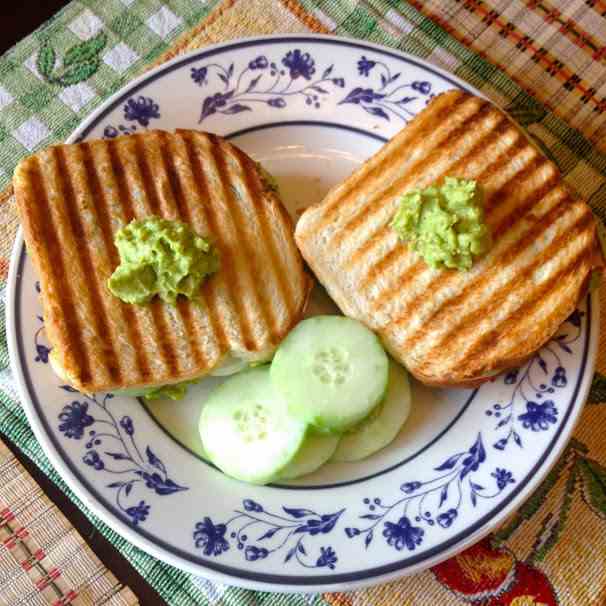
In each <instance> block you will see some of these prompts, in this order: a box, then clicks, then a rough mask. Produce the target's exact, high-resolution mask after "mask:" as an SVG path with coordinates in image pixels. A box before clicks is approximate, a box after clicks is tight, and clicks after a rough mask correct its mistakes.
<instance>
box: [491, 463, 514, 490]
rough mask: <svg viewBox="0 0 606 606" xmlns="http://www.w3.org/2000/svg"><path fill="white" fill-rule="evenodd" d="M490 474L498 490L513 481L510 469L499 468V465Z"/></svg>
mask: <svg viewBox="0 0 606 606" xmlns="http://www.w3.org/2000/svg"><path fill="white" fill-rule="evenodd" d="M490 475H491V476H492V477H493V478H495V479H496V481H497V488H498V489H499V490H503V489H504V488H505V486H507V484H513V483H515V480H514V479H513V475H512V473H511V471H507V470H506V469H501V468H500V467H497V468H496V469H495V470H494V471H493V472H492V473H491V474H490Z"/></svg>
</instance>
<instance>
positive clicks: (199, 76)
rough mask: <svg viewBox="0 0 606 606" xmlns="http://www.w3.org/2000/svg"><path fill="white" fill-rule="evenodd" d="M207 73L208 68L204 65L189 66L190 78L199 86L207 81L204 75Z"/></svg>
mask: <svg viewBox="0 0 606 606" xmlns="http://www.w3.org/2000/svg"><path fill="white" fill-rule="evenodd" d="M207 74H208V70H207V69H206V67H192V68H191V74H190V76H191V79H192V80H193V81H194V82H195V83H196V84H197V85H199V86H203V85H204V84H206V83H207V82H208V80H207V79H206V75H207Z"/></svg>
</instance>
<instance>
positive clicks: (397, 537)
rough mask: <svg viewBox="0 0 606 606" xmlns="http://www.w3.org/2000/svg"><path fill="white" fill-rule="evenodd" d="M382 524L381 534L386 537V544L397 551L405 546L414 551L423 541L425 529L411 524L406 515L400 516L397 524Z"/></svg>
mask: <svg viewBox="0 0 606 606" xmlns="http://www.w3.org/2000/svg"><path fill="white" fill-rule="evenodd" d="M384 524H385V529H384V530H383V536H384V537H385V538H386V539H387V544H388V545H391V546H392V547H395V548H396V549H397V550H398V551H402V549H403V548H404V547H405V546H406V548H407V549H409V550H410V551H414V549H415V548H416V546H417V545H420V544H421V542H422V541H423V535H424V534H425V531H424V530H423V529H422V528H420V527H419V526H413V525H412V524H411V523H410V520H409V519H408V518H407V517H406V516H403V517H401V518H400V519H399V520H398V523H397V524H394V523H393V522H385V523H384Z"/></svg>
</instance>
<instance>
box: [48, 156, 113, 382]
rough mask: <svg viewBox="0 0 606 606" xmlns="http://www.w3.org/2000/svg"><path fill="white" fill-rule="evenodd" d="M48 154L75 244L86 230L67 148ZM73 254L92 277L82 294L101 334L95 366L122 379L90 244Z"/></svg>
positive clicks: (84, 235) (82, 237) (82, 238)
mask: <svg viewBox="0 0 606 606" xmlns="http://www.w3.org/2000/svg"><path fill="white" fill-rule="evenodd" d="M49 154H51V155H52V156H53V157H54V159H55V162H56V163H57V169H58V170H57V172H56V179H57V187H58V189H59V192H58V193H59V195H60V196H61V198H62V199H63V208H64V209H65V214H66V216H67V221H68V224H69V231H70V232H71V235H72V237H73V238H74V245H76V243H77V242H78V240H79V241H81V242H84V240H85V239H86V233H85V229H84V225H83V224H82V221H81V220H80V217H79V216H78V211H77V208H76V207H77V201H76V195H75V192H74V185H73V183H72V179H71V175H70V173H69V171H68V168H67V162H66V159H65V154H64V150H63V148H62V147H60V146H58V147H54V148H51V150H49ZM74 256H75V257H76V263H78V264H79V265H80V269H81V271H82V274H83V275H84V276H88V277H90V278H91V279H90V280H89V282H88V284H89V288H88V289H87V291H86V293H82V295H83V296H85V297H88V298H89V299H90V301H89V303H90V307H91V310H90V312H91V313H90V316H89V320H90V322H91V323H93V324H94V325H95V328H96V332H97V334H98V335H99V336H100V337H101V338H100V339H99V349H100V353H101V354H102V356H101V357H100V359H99V360H96V361H95V366H96V365H97V364H99V365H100V366H101V368H103V369H104V370H106V371H107V372H108V374H109V376H110V378H111V379H112V380H113V381H117V382H119V381H120V380H121V376H122V373H121V372H120V365H119V363H118V357H117V355H116V351H115V348H114V343H113V337H112V333H111V330H110V323H109V320H108V317H107V311H106V309H105V306H104V305H103V298H102V296H101V293H100V291H99V284H98V282H97V280H96V279H93V278H92V277H93V276H95V268H94V265H93V261H92V259H91V255H90V251H89V249H88V246H86V245H84V246H81V247H80V255H79V256H78V255H74Z"/></svg>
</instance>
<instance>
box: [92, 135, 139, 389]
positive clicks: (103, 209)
mask: <svg viewBox="0 0 606 606" xmlns="http://www.w3.org/2000/svg"><path fill="white" fill-rule="evenodd" d="M80 149H81V154H82V162H83V165H84V171H85V174H86V176H87V182H88V185H89V187H90V188H91V193H92V195H91V201H92V203H93V205H94V207H95V214H96V217H97V220H98V222H99V228H100V231H101V236H102V238H103V243H104V245H105V253H106V254H107V256H108V258H109V262H110V264H111V265H112V267H114V268H115V267H117V266H118V265H119V263H120V258H119V255H118V250H117V249H116V246H115V244H114V238H113V234H112V229H111V220H110V217H109V214H108V211H107V209H108V203H107V200H106V198H105V192H104V191H103V187H102V186H101V181H100V177H99V175H98V173H97V170H96V169H95V164H94V162H93V160H92V157H91V150H90V146H89V144H88V143H83V144H82V145H81V147H80ZM97 200H100V201H101V203H100V204H97ZM116 308H117V309H118V310H119V313H120V314H121V315H122V319H123V321H124V322H123V323H124V326H125V327H126V332H127V334H128V340H129V342H130V343H131V344H132V346H133V353H134V361H135V366H136V368H137V372H138V374H139V376H140V377H141V378H142V379H143V380H147V379H148V378H149V377H150V371H149V365H148V362H147V357H146V355H145V351H144V348H143V346H142V340H141V334H140V327H139V322H138V320H137V316H136V315H135V313H134V312H133V310H132V309H131V308H130V306H129V305H128V304H125V303H123V302H122V301H120V300H119V299H116Z"/></svg>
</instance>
